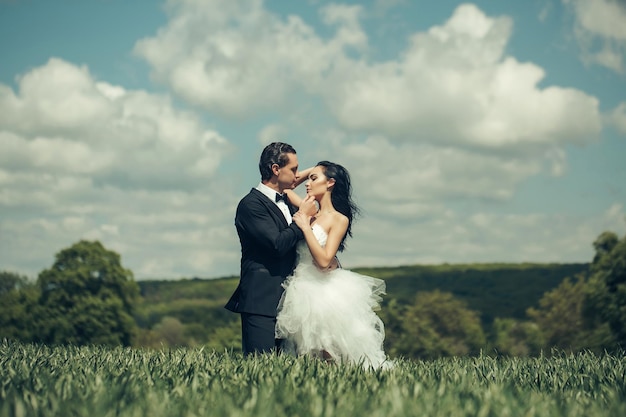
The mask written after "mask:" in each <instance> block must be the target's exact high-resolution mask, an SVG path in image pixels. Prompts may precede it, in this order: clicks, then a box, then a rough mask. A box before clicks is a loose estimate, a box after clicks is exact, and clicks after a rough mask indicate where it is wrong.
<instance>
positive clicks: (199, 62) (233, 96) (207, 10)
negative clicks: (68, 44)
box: [135, 0, 367, 115]
mask: <svg viewBox="0 0 626 417" xmlns="http://www.w3.org/2000/svg"><path fill="white" fill-rule="evenodd" d="M169 6H170V7H169V9H168V10H169V14H170V20H169V22H168V24H167V26H165V27H163V28H161V29H160V30H159V32H158V34H157V35H156V36H154V37H151V38H145V39H142V40H140V41H139V42H137V44H136V46H135V53H136V54H138V55H139V56H141V57H143V58H144V59H145V60H146V61H148V63H150V65H151V66H152V71H153V76H154V78H155V79H156V80H158V81H160V82H163V83H165V84H166V85H168V86H169V87H170V88H171V89H172V90H173V91H174V92H175V93H176V94H178V95H180V96H181V97H183V98H184V99H185V100H187V101H189V102H191V103H194V104H196V105H199V106H202V107H204V108H206V109H208V110H211V111H214V112H218V113H221V114H226V115H245V114H248V113H249V112H251V111H257V110H260V109H267V108H269V107H271V106H276V105H280V104H282V103H284V101H285V100H286V99H287V95H288V93H290V92H292V90H293V89H300V88H301V89H303V90H305V91H308V90H311V89H313V90H314V89H316V88H318V87H317V85H318V84H319V83H320V76H321V75H322V74H323V73H325V72H327V71H329V70H330V69H331V66H332V65H333V63H334V62H335V61H336V56H338V55H339V56H340V55H341V53H342V51H343V49H344V48H356V49H361V48H363V47H364V45H365V43H366V41H367V38H366V36H365V34H364V32H363V31H362V30H361V28H360V26H359V24H358V21H357V16H358V14H359V11H360V8H359V7H357V6H343V5H335V4H331V5H329V6H326V7H324V8H322V9H321V13H322V18H323V20H324V21H325V22H326V24H328V25H332V26H335V27H336V36H335V37H333V38H332V39H331V40H330V41H328V42H325V41H324V40H322V39H321V38H319V37H318V36H317V35H316V33H315V31H314V29H313V28H312V27H311V26H309V25H307V24H306V23H305V22H304V21H303V20H302V19H301V18H300V17H299V16H295V15H291V16H289V17H288V18H287V19H285V20H281V19H280V18H279V17H277V16H276V15H273V14H271V13H269V12H268V11H266V10H265V9H264V8H263V4H262V2H261V1H259V0H255V1H242V0H233V1H228V2H223V1H218V0H212V1H204V0H187V1H174V0H173V1H170V2H169Z"/></svg>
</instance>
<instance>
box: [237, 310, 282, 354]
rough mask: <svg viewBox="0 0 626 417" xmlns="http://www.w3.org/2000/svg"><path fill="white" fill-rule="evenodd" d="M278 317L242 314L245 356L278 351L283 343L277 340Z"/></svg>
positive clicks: (242, 336)
mask: <svg viewBox="0 0 626 417" xmlns="http://www.w3.org/2000/svg"><path fill="white" fill-rule="evenodd" d="M275 328H276V317H271V316H262V315H259V314H248V313H241V338H242V343H241V345H242V347H243V355H244V356H248V355H250V354H255V353H267V352H273V351H278V350H279V348H280V344H281V341H280V340H279V339H276V338H275V335H274V331H275Z"/></svg>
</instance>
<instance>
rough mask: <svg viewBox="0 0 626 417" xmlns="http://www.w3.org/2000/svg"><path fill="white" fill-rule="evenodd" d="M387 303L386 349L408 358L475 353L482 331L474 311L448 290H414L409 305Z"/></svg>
mask: <svg viewBox="0 0 626 417" xmlns="http://www.w3.org/2000/svg"><path fill="white" fill-rule="evenodd" d="M391 304H392V303H390V306H389V309H388V311H387V313H386V314H385V320H386V321H385V325H386V332H387V335H388V338H389V341H388V345H389V352H390V354H392V355H401V356H405V357H409V358H423V359H429V358H437V357H440V356H460V355H472V354H478V353H479V352H480V349H481V348H484V346H485V342H486V340H485V334H484V332H483V329H482V327H481V324H480V319H479V317H478V314H477V313H476V312H475V311H472V310H469V309H468V308H467V307H466V305H465V304H464V303H463V302H462V301H460V300H458V299H456V298H455V297H454V296H453V295H452V294H451V293H447V292H440V291H438V290H436V291H431V292H420V293H417V295H416V297H415V301H414V303H413V304H412V305H409V306H404V307H401V306H399V305H398V304H395V303H393V305H391Z"/></svg>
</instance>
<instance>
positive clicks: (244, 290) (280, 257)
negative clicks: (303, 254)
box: [225, 188, 304, 317]
mask: <svg viewBox="0 0 626 417" xmlns="http://www.w3.org/2000/svg"><path fill="white" fill-rule="evenodd" d="M288 205H289V209H290V211H291V212H292V213H293V212H295V209H294V207H293V206H291V205H290V204H288ZM235 227H236V228H237V234H238V235H239V241H240V243H241V275H240V279H239V285H238V286H237V289H236V290H235V292H234V293H233V295H232V296H231V298H230V300H229V301H228V303H226V305H225V308H227V309H228V310H230V311H234V312H236V313H249V314H260V315H264V316H271V317H276V308H277V307H278V302H279V301H280V297H281V295H282V293H283V287H282V286H281V284H282V283H283V281H284V280H285V278H286V277H287V276H288V275H290V274H291V273H292V272H293V270H294V267H295V263H296V243H298V241H299V240H300V239H303V238H304V235H303V234H302V230H300V228H299V227H298V226H296V224H295V223H291V225H288V224H287V221H286V220H285V216H283V213H282V212H281V211H280V209H279V208H278V206H276V204H275V203H274V202H273V201H271V200H270V199H268V198H267V197H266V196H265V195H264V194H263V193H261V192H260V191H259V190H257V189H255V188H253V189H252V190H251V191H250V193H248V194H247V195H246V196H245V197H244V198H243V199H241V201H240V202H239V205H238V206H237V212H236V215H235Z"/></svg>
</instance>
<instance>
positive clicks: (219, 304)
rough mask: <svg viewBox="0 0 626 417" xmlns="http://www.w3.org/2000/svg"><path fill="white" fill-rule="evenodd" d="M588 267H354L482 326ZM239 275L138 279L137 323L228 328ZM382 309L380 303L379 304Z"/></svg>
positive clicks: (390, 291) (401, 296) (390, 293)
mask: <svg viewBox="0 0 626 417" xmlns="http://www.w3.org/2000/svg"><path fill="white" fill-rule="evenodd" d="M588 268H589V264H588V263H570V264H540V263H519V264H498V263H494V264H443V265H409V266H398V267H386V268H355V269H354V271H355V272H359V273H362V274H365V275H370V276H374V277H377V278H381V279H384V280H385V282H386V284H387V296H386V297H385V299H384V303H387V302H389V301H390V300H391V299H396V300H397V301H398V302H400V303H411V302H412V301H413V299H414V298H415V295H416V293H417V292H419V291H433V290H436V289H438V290H440V291H446V292H451V293H452V294H454V295H455V296H456V297H458V298H459V299H461V300H463V301H464V302H466V303H467V306H468V307H469V308H470V309H472V310H475V311H477V312H479V313H480V315H481V320H482V322H483V325H485V326H488V325H489V324H491V322H492V321H493V319H494V318H496V317H512V318H517V319H522V318H524V317H525V311H526V309H527V308H528V307H531V306H536V305H537V303H538V301H539V299H540V298H541V297H542V295H543V294H544V293H545V292H547V291H550V290H552V289H554V288H555V287H557V286H558V285H559V284H560V283H561V281H563V279H564V278H566V277H574V276H576V275H577V274H580V273H585V272H586V271H587V270H588ZM238 281H239V278H238V277H226V278H218V279H201V278H193V279H183V280H176V281H167V280H152V281H138V284H139V287H140V289H141V295H142V297H143V300H142V303H141V305H140V306H138V307H139V308H138V315H137V318H138V322H139V325H140V326H141V327H144V328H150V327H152V326H153V325H154V324H156V323H158V322H159V321H160V320H161V319H162V318H163V317H165V316H169V317H175V318H177V319H179V320H180V321H181V322H182V323H184V324H185V325H187V326H191V327H193V326H196V327H197V332H196V333H197V335H198V336H201V335H202V334H204V333H206V332H207V331H208V327H210V326H217V327H220V326H227V325H228V323H231V324H232V321H233V320H238V316H237V315H235V314H232V313H230V312H228V311H227V310H225V309H224V308H223V306H224V304H225V303H226V301H227V300H228V297H230V295H231V294H232V292H233V291H234V289H235V288H236V287H237V283H238ZM383 308H384V304H383Z"/></svg>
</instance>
